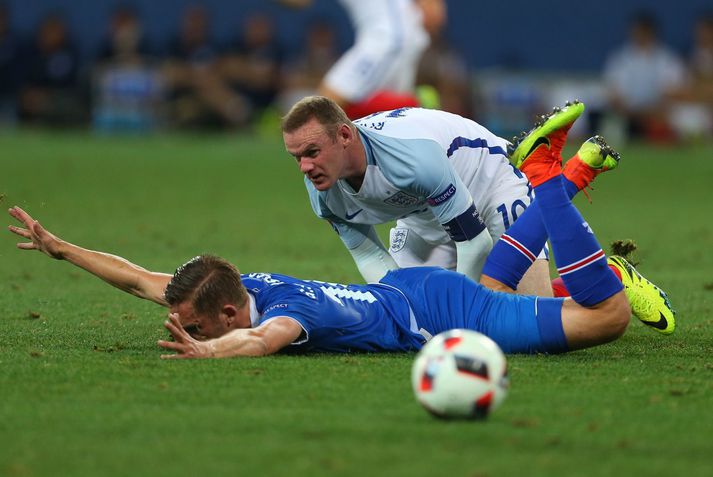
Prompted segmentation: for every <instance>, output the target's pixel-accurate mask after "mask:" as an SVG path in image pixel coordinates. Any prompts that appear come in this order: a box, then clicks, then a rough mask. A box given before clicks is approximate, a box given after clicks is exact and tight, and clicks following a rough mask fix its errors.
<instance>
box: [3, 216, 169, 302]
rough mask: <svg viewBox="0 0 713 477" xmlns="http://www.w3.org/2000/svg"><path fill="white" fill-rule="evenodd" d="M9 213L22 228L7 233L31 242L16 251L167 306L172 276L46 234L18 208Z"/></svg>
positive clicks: (37, 223) (45, 231)
mask: <svg viewBox="0 0 713 477" xmlns="http://www.w3.org/2000/svg"><path fill="white" fill-rule="evenodd" d="M8 212H9V213H10V215H11V216H12V217H14V218H15V219H17V220H18V221H19V222H21V223H22V225H23V226H24V227H17V226H14V225H10V226H9V227H8V229H9V230H10V231H11V232H13V233H14V234H16V235H19V236H20V237H23V238H26V239H28V240H30V241H29V242H20V243H18V244H17V248H20V249H22V250H38V251H40V252H42V253H44V254H45V255H47V256H48V257H51V258H54V259H57V260H66V261H68V262H69V263H71V264H72V265H75V266H77V267H79V268H83V269H84V270H86V271H88V272H89V273H91V274H93V275H96V276H97V277H99V278H101V279H102V280H104V281H105V282H107V283H109V284H110V285H112V286H115V287H116V288H118V289H120V290H123V291H125V292H127V293H131V294H132V295H134V296H137V297H139V298H144V299H146V300H151V301H153V302H155V303H158V304H159V305H163V306H168V304H167V303H166V300H165V299H164V297H163V292H164V290H165V289H166V285H168V282H169V281H170V280H171V277H172V275H170V274H166V273H156V272H150V271H148V270H146V269H144V268H142V267H140V266H138V265H135V264H133V263H131V262H129V261H128V260H126V259H124V258H121V257H118V256H116V255H111V254H108V253H103V252H96V251H93V250H88V249H85V248H82V247H78V246H77V245H74V244H71V243H69V242H66V241H64V240H62V239H60V238H59V237H57V236H55V235H53V234H52V233H50V232H48V231H47V230H45V228H44V227H42V225H41V224H40V223H39V222H38V221H37V220H35V219H33V218H32V217H31V216H30V215H29V214H28V213H27V212H25V211H24V210H22V209H21V208H20V207H17V206H15V207H12V208H10V209H9V211H8Z"/></svg>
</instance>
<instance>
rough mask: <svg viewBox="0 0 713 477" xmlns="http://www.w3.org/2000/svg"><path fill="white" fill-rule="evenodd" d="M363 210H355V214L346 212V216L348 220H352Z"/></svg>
mask: <svg viewBox="0 0 713 477" xmlns="http://www.w3.org/2000/svg"><path fill="white" fill-rule="evenodd" d="M363 210H364V209H359V210H357V211H356V212H354V213H353V214H350V213H349V212H344V218H345V219H347V220H352V219H353V218H354V217H356V216H357V215H359V214H360V213H361V212H362V211H363Z"/></svg>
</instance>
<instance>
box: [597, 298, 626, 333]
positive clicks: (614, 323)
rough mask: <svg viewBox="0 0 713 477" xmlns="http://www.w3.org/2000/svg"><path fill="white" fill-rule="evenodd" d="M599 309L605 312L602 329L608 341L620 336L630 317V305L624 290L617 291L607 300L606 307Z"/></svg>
mask: <svg viewBox="0 0 713 477" xmlns="http://www.w3.org/2000/svg"><path fill="white" fill-rule="evenodd" d="M601 311H602V312H606V319H605V320H603V323H605V330H604V331H605V334H606V338H607V339H608V341H613V340H615V339H617V338H619V337H621V336H622V335H623V334H624V332H625V331H626V328H627V326H629V321H630V319H631V307H630V306H629V300H627V298H626V295H624V292H623V291H622V292H619V293H617V294H616V295H614V296H613V297H611V298H610V299H609V300H607V303H606V307H605V308H604V309H602V310H601Z"/></svg>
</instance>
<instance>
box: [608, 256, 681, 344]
mask: <svg viewBox="0 0 713 477" xmlns="http://www.w3.org/2000/svg"><path fill="white" fill-rule="evenodd" d="M607 263H608V264H609V265H610V266H613V267H615V268H616V269H617V270H619V272H620V273H621V282H622V284H623V285H624V293H626V297H627V298H628V299H629V304H630V305H631V311H632V313H633V314H634V316H636V317H637V318H638V319H639V320H641V322H642V323H644V324H645V325H647V326H650V327H651V328H653V329H655V330H656V331H658V332H660V333H663V334H665V335H670V334H671V333H673V330H674V329H676V319H675V315H676V312H675V310H674V309H673V307H671V302H669V300H668V296H666V293H664V292H663V290H661V289H660V288H659V287H657V286H656V285H654V284H653V283H651V282H650V281H649V280H647V279H646V278H644V277H643V276H641V274H640V273H639V272H637V271H636V269H635V268H634V266H633V265H631V264H630V263H629V262H627V261H626V260H625V259H624V258H623V257H620V256H617V255H613V256H611V257H609V258H607Z"/></svg>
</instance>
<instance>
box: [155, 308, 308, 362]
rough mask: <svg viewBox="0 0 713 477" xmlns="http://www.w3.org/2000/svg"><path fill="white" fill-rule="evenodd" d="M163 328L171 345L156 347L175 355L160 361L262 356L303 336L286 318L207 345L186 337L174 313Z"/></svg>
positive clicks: (273, 320)
mask: <svg viewBox="0 0 713 477" xmlns="http://www.w3.org/2000/svg"><path fill="white" fill-rule="evenodd" d="M164 326H165V327H166V329H167V330H168V331H169V332H170V333H171V336H173V339H174V341H165V340H160V341H158V345H159V346H161V347H162V348H165V349H168V350H173V351H176V354H164V355H161V358H163V359H188V358H232V357H234V356H265V355H268V354H273V353H276V352H277V351H279V350H281V349H282V348H284V347H285V346H288V345H289V344H290V343H293V342H294V341H295V340H296V339H297V338H299V336H300V335H301V334H302V332H303V329H302V326H300V324H299V323H298V322H297V321H295V320H293V319H292V318H288V317H286V316H285V317H283V316H280V317H277V318H273V319H271V320H270V321H268V322H266V323H265V324H263V325H261V326H258V327H257V328H245V329H237V330H233V331H231V332H229V333H227V334H225V335H223V336H221V337H220V338H215V339H212V340H208V341H198V340H196V339H195V338H193V337H192V336H191V335H189V334H188V333H187V332H186V330H184V329H183V327H182V326H181V322H180V321H179V319H178V314H176V313H171V314H170V315H169V320H168V321H166V323H164Z"/></svg>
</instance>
